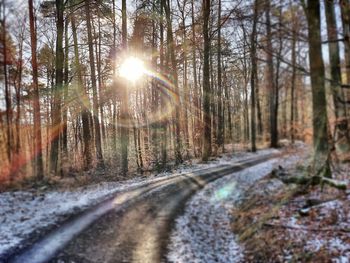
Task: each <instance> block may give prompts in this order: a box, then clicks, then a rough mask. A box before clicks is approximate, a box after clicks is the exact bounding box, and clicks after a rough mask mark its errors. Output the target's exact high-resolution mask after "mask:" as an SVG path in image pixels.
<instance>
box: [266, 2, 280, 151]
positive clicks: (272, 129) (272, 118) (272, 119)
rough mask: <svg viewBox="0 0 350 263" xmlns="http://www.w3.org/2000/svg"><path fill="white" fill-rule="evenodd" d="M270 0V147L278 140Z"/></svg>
mask: <svg viewBox="0 0 350 263" xmlns="http://www.w3.org/2000/svg"><path fill="white" fill-rule="evenodd" d="M270 4H271V3H270V0H267V1H266V10H265V14H266V33H267V37H266V40H267V52H266V54H267V69H268V70H267V74H268V76H267V79H268V82H269V85H270V90H269V95H270V96H269V104H270V136H271V138H270V146H271V147H272V148H276V147H277V142H278V134H277V133H278V131H277V118H276V115H275V111H276V107H277V105H275V104H276V89H277V87H276V86H275V76H274V68H273V57H272V52H273V47H272V33H271V19H270V12H271V6H270Z"/></svg>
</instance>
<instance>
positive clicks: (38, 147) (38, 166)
mask: <svg viewBox="0 0 350 263" xmlns="http://www.w3.org/2000/svg"><path fill="white" fill-rule="evenodd" d="M28 5H29V25H30V43H31V53H32V60H31V63H32V69H33V112H34V158H35V161H34V163H35V167H34V171H35V172H34V173H35V176H36V177H37V178H38V179H39V180H40V179H42V178H43V176H44V167H43V159H42V142H41V118H40V96H39V83H38V64H37V56H36V55H37V39H36V28H35V18H34V8H33V0H28Z"/></svg>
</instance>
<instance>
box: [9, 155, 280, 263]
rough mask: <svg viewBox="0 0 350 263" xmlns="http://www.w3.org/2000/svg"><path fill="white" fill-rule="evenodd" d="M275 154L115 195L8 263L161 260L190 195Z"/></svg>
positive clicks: (182, 175) (184, 175) (179, 176)
mask: <svg viewBox="0 0 350 263" xmlns="http://www.w3.org/2000/svg"><path fill="white" fill-rule="evenodd" d="M274 157H277V155H276V154H271V155H265V156H262V157H259V158H251V159H246V160H245V161H241V162H237V163H234V164H232V165H221V166H217V167H215V168H210V169H206V170H200V171H196V172H194V173H191V174H181V175H178V176H176V177H171V178H165V179H163V180H160V181H157V182H153V183H149V184H147V185H144V186H142V187H138V188H136V189H133V190H130V191H127V192H125V193H122V194H120V193H118V195H117V196H115V197H113V198H111V199H109V200H106V201H104V202H102V203H101V204H99V205H98V206H96V207H94V208H92V209H90V210H88V211H86V212H85V213H83V214H81V215H79V216H77V217H76V218H74V219H72V220H70V221H69V222H66V223H65V224H63V225H62V226H61V227H59V228H58V229H56V230H54V231H53V232H51V233H49V234H48V235H47V236H45V237H44V238H42V239H41V240H39V241H38V242H37V243H35V244H33V245H32V246H31V247H29V248H27V249H25V250H23V251H21V252H20V253H17V254H16V255H14V256H12V257H11V258H10V259H9V260H8V262H21V263H22V262H26V263H32V262H33V263H34V262H35V263H39V262H57V263H62V262H75V263H79V262H84V263H88V262H142V263H147V262H152V263H153V262H165V261H166V258H165V255H166V246H167V240H168V235H169V233H170V230H171V227H172V225H173V223H174V221H175V218H176V216H177V215H179V214H181V212H182V211H183V209H184V206H185V203H186V201H187V200H188V199H189V198H190V197H191V195H193V194H194V193H195V192H196V191H198V190H199V189H201V188H202V187H203V186H204V185H206V184H207V183H209V182H211V181H214V180H215V179H217V178H219V177H222V176H225V175H228V174H231V173H234V172H238V171H240V170H243V169H245V168H247V167H250V166H253V165H256V164H259V163H262V162H264V161H267V160H269V159H272V158H274Z"/></svg>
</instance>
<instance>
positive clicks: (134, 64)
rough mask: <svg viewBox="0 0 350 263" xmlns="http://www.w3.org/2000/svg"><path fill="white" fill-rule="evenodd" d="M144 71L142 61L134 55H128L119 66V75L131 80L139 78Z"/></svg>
mask: <svg viewBox="0 0 350 263" xmlns="http://www.w3.org/2000/svg"><path fill="white" fill-rule="evenodd" d="M145 72H146V69H145V66H144V63H143V61H142V60H141V59H138V58H136V57H128V58H127V59H125V60H124V62H123V63H122V64H121V66H120V68H119V74H120V76H121V77H123V78H125V79H127V80H129V81H133V82H135V81H137V80H138V79H140V78H141V77H142V76H143V75H144V74H145Z"/></svg>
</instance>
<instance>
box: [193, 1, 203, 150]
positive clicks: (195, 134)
mask: <svg viewBox="0 0 350 263" xmlns="http://www.w3.org/2000/svg"><path fill="white" fill-rule="evenodd" d="M191 12H192V13H191V19H192V67H193V85H194V86H193V89H194V111H195V112H194V118H195V121H194V132H193V134H192V136H193V137H194V140H193V141H194V145H193V147H194V155H195V156H196V157H198V156H199V154H200V153H199V152H200V144H201V143H200V140H201V138H200V133H199V130H200V127H201V117H200V112H201V103H200V87H199V86H198V81H197V78H198V76H197V75H198V74H197V59H196V57H197V56H196V43H197V42H196V27H195V17H194V0H192V2H191Z"/></svg>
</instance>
